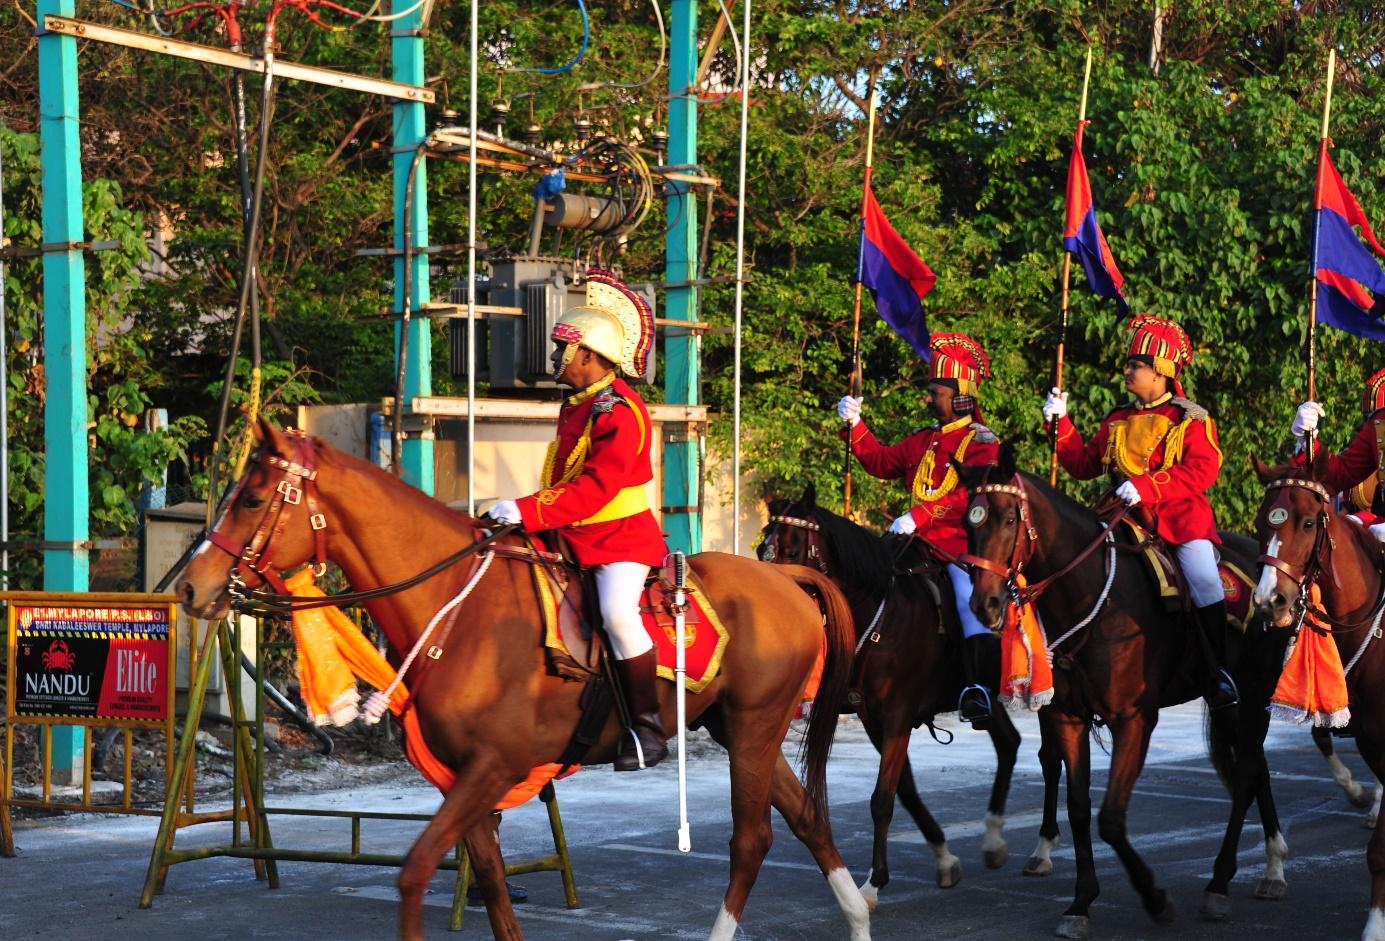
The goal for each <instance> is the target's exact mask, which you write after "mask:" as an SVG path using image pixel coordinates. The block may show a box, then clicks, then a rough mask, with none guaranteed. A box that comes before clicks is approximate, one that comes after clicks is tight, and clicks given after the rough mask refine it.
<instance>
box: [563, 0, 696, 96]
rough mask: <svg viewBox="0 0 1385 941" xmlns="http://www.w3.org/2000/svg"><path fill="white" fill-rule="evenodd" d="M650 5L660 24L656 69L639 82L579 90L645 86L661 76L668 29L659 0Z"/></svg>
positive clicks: (580, 89) (651, 1)
mask: <svg viewBox="0 0 1385 941" xmlns="http://www.w3.org/2000/svg"><path fill="white" fill-rule="evenodd" d="M650 6H652V7H653V8H654V19H655V20H656V21H657V22H658V24H659V62H658V64H657V65H655V66H654V71H652V72H650V73H649V76H648V77H647V78H644V79H641V80H640V81H638V82H630V83H625V82H592V83H591V84H589V85H582V86H581V87H579V88H578V89H577V90H578V91H579V92H586V91H599V90H600V89H603V88H626V89H631V88H643V87H644V86H646V85H648V84H649V83H650V82H652V81H654V79H656V78H658V77H659V73H660V72H662V71H663V70H664V63H665V61H667V59H668V29H667V28H666V27H665V26H664V11H663V10H662V9H660V7H659V0H650ZM723 8H724V5H723Z"/></svg>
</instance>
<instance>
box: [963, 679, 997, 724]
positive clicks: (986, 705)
mask: <svg viewBox="0 0 1385 941" xmlns="http://www.w3.org/2000/svg"><path fill="white" fill-rule="evenodd" d="M973 690H975V691H977V692H979V693H980V694H981V702H982V703H983V711H982V713H981V714H980V715H975V716H968V715H967V711H966V710H965V709H964V708H962V706H963V704H964V703H965V702H966V701H967V695H968V694H969V693H971V692H972V691H973ZM993 709H994V704H993V703H992V702H991V691H990V690H989V689H987V688H986V687H984V686H982V685H981V684H980V683H973V684H972V685H970V686H968V687H966V688H965V689H963V690H962V695H961V696H958V697H957V717H958V718H959V719H961V720H962V721H963V722H966V723H968V724H969V725H970V726H971V727H972V728H974V729H976V728H984V727H985V726H986V724H988V723H989V722H990V719H991V712H992V710H993Z"/></svg>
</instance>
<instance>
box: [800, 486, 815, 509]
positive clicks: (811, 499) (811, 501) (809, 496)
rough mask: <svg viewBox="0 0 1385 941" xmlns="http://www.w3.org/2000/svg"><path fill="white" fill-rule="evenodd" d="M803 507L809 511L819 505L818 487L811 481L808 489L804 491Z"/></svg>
mask: <svg viewBox="0 0 1385 941" xmlns="http://www.w3.org/2000/svg"><path fill="white" fill-rule="evenodd" d="M803 505H804V506H805V507H807V508H808V509H812V508H813V507H815V506H817V505H818V485H817V484H816V483H814V482H813V481H809V482H808V486H807V488H806V489H805V490H804V491H803Z"/></svg>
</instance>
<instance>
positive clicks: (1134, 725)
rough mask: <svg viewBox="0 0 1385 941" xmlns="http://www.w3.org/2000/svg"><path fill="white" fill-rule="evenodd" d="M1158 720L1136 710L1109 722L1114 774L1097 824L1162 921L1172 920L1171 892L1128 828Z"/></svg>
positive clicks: (1155, 916)
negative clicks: (1132, 800) (1157, 879)
mask: <svg viewBox="0 0 1385 941" xmlns="http://www.w3.org/2000/svg"><path fill="white" fill-rule="evenodd" d="M1158 721H1159V714H1158V712H1151V713H1149V714H1145V713H1136V714H1135V715H1134V716H1132V717H1131V718H1128V719H1121V720H1118V721H1115V722H1112V723H1111V724H1110V728H1111V739H1112V746H1111V777H1110V780H1109V781H1108V782H1107V784H1106V797H1105V799H1104V800H1103V801H1102V802H1101V814H1100V816H1099V817H1098V818H1097V826H1098V828H1099V829H1100V831H1101V838H1102V839H1103V840H1105V841H1106V842H1107V844H1109V845H1110V847H1111V848H1112V849H1114V850H1115V851H1116V855H1117V856H1119V857H1120V861H1121V862H1122V863H1123V864H1124V865H1125V872H1126V875H1128V876H1129V877H1130V884H1131V885H1133V886H1134V887H1135V891H1136V892H1138V893H1140V901H1141V903H1142V904H1143V905H1144V908H1145V911H1146V912H1148V913H1149V915H1150V917H1151V918H1153V919H1154V920H1155V921H1157V922H1160V923H1161V924H1167V923H1168V922H1170V921H1172V920H1173V914H1174V906H1173V901H1172V900H1171V899H1170V898H1169V894H1168V892H1166V891H1165V890H1164V889H1162V888H1160V887H1159V886H1158V885H1157V884H1156V883H1155V881H1154V872H1153V870H1151V869H1150V868H1149V864H1147V863H1146V862H1145V861H1144V859H1143V858H1142V857H1141V856H1140V854H1139V853H1137V852H1136V851H1135V847H1134V846H1132V845H1131V843H1130V836H1129V834H1128V832H1127V831H1126V820H1127V815H1128V813H1129V810H1130V798H1131V795H1133V794H1134V792H1135V782H1136V781H1137V780H1139V777H1140V772H1141V771H1142V770H1144V766H1145V755H1146V753H1147V752H1148V751H1149V737H1150V735H1151V734H1152V733H1153V732H1154V725H1155V723H1156V722H1158Z"/></svg>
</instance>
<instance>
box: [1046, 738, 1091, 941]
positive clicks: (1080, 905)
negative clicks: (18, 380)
mask: <svg viewBox="0 0 1385 941" xmlns="http://www.w3.org/2000/svg"><path fill="white" fill-rule="evenodd" d="M1052 718H1053V730H1054V734H1055V739H1054V740H1055V742H1056V743H1057V747H1058V750H1059V753H1060V754H1061V755H1062V756H1063V764H1064V765H1065V766H1066V767H1067V772H1068V825H1069V826H1071V827H1072V847H1073V852H1074V853H1075V854H1076V857H1077V883H1076V886H1075V887H1074V890H1073V899H1072V904H1071V905H1069V906H1068V909H1067V911H1066V912H1064V913H1063V917H1062V918H1061V919H1060V920H1059V922H1058V929H1057V931H1056V934H1057V935H1058V937H1060V938H1085V937H1087V935H1088V934H1089V933H1090V930H1091V929H1090V924H1091V923H1090V918H1089V915H1088V913H1089V911H1090V909H1091V905H1092V903H1093V902H1095V901H1096V897H1097V896H1098V895H1100V894H1101V887H1100V885H1098V883H1097V878H1096V860H1095V858H1094V857H1093V855H1092V749H1091V739H1090V733H1091V728H1092V724H1091V720H1090V719H1088V718H1086V717H1082V716H1075V715H1072V714H1070V713H1062V714H1057V715H1054V716H1053V717H1052Z"/></svg>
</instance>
